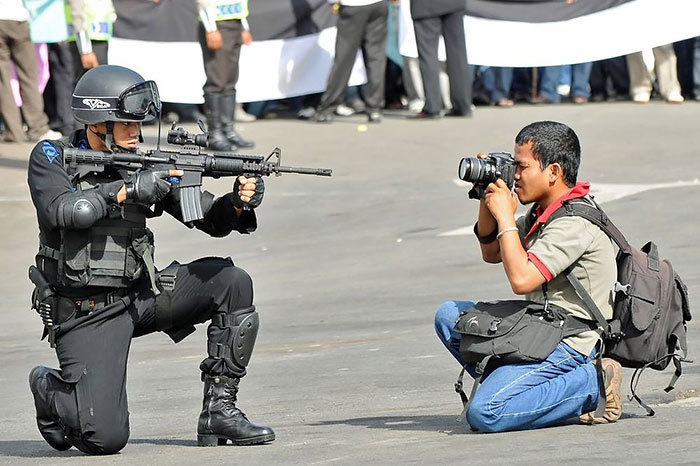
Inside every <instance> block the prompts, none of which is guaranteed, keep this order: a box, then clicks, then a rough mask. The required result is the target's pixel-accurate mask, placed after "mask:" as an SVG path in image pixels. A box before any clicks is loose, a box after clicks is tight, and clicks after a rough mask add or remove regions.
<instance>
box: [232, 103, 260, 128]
mask: <svg viewBox="0 0 700 466" xmlns="http://www.w3.org/2000/svg"><path fill="white" fill-rule="evenodd" d="M235 115H236V121H238V122H243V123H249V122H251V121H255V120H257V117H256V116H255V115H251V114H250V113H248V112H246V111H245V110H243V105H242V104H240V103H236V113H235Z"/></svg>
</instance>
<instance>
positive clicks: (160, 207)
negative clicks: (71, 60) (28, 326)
mask: <svg viewBox="0 0 700 466" xmlns="http://www.w3.org/2000/svg"><path fill="white" fill-rule="evenodd" d="M160 105H161V104H160V99H159V97H158V90H157V87H156V85H155V83H154V82H153V81H145V80H144V79H143V78H142V77H141V76H140V75H139V74H138V73H136V72H134V71H132V70H130V69H128V68H123V67H119V66H112V65H105V66H99V67H97V68H94V69H92V70H90V71H88V72H87V73H85V75H84V76H83V77H82V78H81V79H80V81H79V82H78V83H77V85H76V87H75V90H74V94H73V104H72V109H73V115H74V116H75V118H76V119H77V120H78V121H79V122H81V123H83V124H84V125H85V129H81V130H78V131H76V132H74V133H73V134H72V135H71V136H70V138H68V139H66V140H60V141H41V142H39V143H38V144H37V145H36V147H35V148H34V149H33V151H32V154H31V157H30V162H29V187H30V191H31V196H32V201H33V203H34V206H35V208H36V212H37V218H38V222H39V232H40V233H39V240H40V247H39V252H38V254H37V256H36V269H34V268H32V269H31V270H32V272H30V273H31V274H34V280H33V281H34V282H35V284H37V283H39V284H41V283H42V282H43V283H44V284H45V286H37V289H36V290H35V295H34V296H35V297H34V299H33V301H34V303H35V308H37V309H41V310H42V312H41V314H42V318H44V323H45V325H46V329H47V330H46V333H48V334H49V340H50V341H51V343H52V345H54V346H55V348H56V354H57V357H58V361H59V364H60V369H50V368H47V367H43V366H38V367H35V368H34V369H33V370H32V371H31V373H30V375H29V384H30V387H31V390H32V394H33V395H34V403H35V407H36V418H37V424H38V427H39V431H40V432H41V435H42V436H43V437H44V439H45V440H46V441H47V442H48V443H49V444H50V445H51V446H52V447H53V448H55V449H57V450H66V449H68V448H70V447H71V446H75V447H76V448H78V449H79V450H81V451H83V452H86V453H89V454H111V453H116V452H118V451H119V450H121V449H122V448H123V447H124V446H125V445H126V442H127V440H128V437H129V413H128V409H127V399H126V385H125V384H126V364H127V357H128V352H129V347H130V343H131V339H132V338H133V337H139V336H142V335H146V334H149V333H153V332H156V331H162V332H165V333H167V334H168V335H169V336H170V337H171V338H172V339H173V341H175V342H176V343H177V342H179V341H181V340H182V339H183V338H185V337H186V336H188V335H189V334H190V333H191V332H193V331H194V326H193V325H194V324H198V323H204V322H207V321H209V322H210V323H209V327H208V330H207V350H208V356H207V357H205V358H204V360H203V361H202V362H201V364H200V369H201V371H202V380H203V381H204V403H203V410H202V413H201V415H200V417H199V423H198V427H197V434H198V435H197V438H198V444H199V445H200V446H211V445H223V444H226V443H227V441H231V442H232V443H233V444H238V445H247V444H259V443H265V442H269V441H272V440H274V438H275V434H274V432H273V431H272V429H270V428H269V427H261V426H257V425H255V424H253V423H252V422H250V421H248V419H247V418H246V416H245V414H243V412H241V411H240V409H238V408H237V407H236V399H237V393H238V384H239V381H240V379H241V378H242V377H243V376H244V375H245V374H246V366H247V365H248V362H249V360H250V356H251V354H252V351H253V346H254V344H255V339H256V335H257V331H258V313H257V312H256V310H255V306H253V285H252V281H251V278H250V276H249V275H248V274H247V273H246V272H245V271H244V270H242V269H240V268H238V267H236V266H234V264H233V262H232V261H231V259H230V258H227V259H224V258H217V257H209V258H205V259H199V260H196V261H194V262H191V263H189V264H179V263H177V262H173V263H172V264H171V265H169V266H168V267H167V268H165V269H164V270H161V271H157V270H156V269H155V267H154V263H153V250H154V249H153V235H152V233H151V231H150V230H149V229H148V228H147V227H146V219H147V218H149V217H152V216H154V215H158V212H161V213H162V212H163V211H165V212H168V213H169V214H171V215H173V216H174V217H175V218H178V219H179V220H180V221H182V219H181V214H180V207H179V198H178V195H177V194H178V193H177V192H176V191H172V192H171V191H170V188H171V184H170V182H169V181H167V180H170V181H175V180H173V177H174V178H177V177H179V176H182V172H181V171H180V170H169V171H167V170H166V171H155V170H140V171H132V170H123V169H122V170H116V169H110V168H109V167H106V168H105V171H104V172H100V173H95V172H90V173H84V172H83V171H77V172H76V170H75V169H74V168H75V167H72V166H71V164H70V163H68V162H64V157H63V149H64V147H77V148H82V149H92V150H102V151H107V150H109V151H120V152H124V151H127V152H136V151H137V150H138V146H139V142H142V141H143V139H142V136H141V123H142V122H143V121H148V120H150V119H152V118H153V117H154V116H155V114H157V112H158V111H159V110H160ZM263 193H264V184H263V182H262V180H261V179H259V178H246V177H243V176H241V177H238V178H237V179H236V181H235V183H234V188H233V192H231V193H228V194H226V195H224V196H221V197H219V198H215V197H214V195H212V194H210V193H208V192H206V191H205V192H203V193H202V199H201V202H202V207H203V211H204V218H203V219H202V220H199V221H196V222H193V223H192V224H188V226H190V227H192V226H194V227H195V228H197V229H199V230H202V231H204V232H205V233H207V234H209V235H210V236H214V237H222V236H226V235H228V234H229V233H230V232H232V231H237V232H239V233H243V234H247V233H250V232H252V231H254V230H255V229H256V227H257V221H256V216H255V212H254V211H253V209H254V208H255V207H257V206H259V205H260V203H261V201H262V198H263ZM37 269H38V270H37ZM37 276H38V278H37ZM164 383H166V384H167V383H168V382H167V381H166V382H164Z"/></svg>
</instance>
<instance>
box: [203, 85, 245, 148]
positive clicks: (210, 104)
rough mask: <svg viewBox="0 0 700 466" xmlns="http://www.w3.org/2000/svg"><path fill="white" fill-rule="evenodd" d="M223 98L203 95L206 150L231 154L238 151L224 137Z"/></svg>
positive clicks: (214, 95)
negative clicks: (205, 117)
mask: <svg viewBox="0 0 700 466" xmlns="http://www.w3.org/2000/svg"><path fill="white" fill-rule="evenodd" d="M224 97H225V96H223V95H219V94H204V113H205V114H206V116H207V132H208V134H207V148H208V149H211V150H215V151H224V152H231V151H235V150H236V149H238V147H236V146H235V145H233V144H231V141H229V140H228V138H227V137H226V133H224V126H223V113H222V112H223V106H224V100H223V99H224Z"/></svg>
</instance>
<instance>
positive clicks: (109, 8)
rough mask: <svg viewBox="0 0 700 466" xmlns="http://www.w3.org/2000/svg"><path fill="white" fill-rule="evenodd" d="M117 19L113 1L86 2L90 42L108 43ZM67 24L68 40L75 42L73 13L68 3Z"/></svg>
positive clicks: (92, 0)
mask: <svg viewBox="0 0 700 466" xmlns="http://www.w3.org/2000/svg"><path fill="white" fill-rule="evenodd" d="M116 19H117V14H116V13H115V11H114V5H112V0H89V1H86V2H85V22H86V23H87V26H86V30H87V33H88V37H89V38H90V40H101V41H108V40H109V39H110V38H111V37H112V25H113V24H114V21H115V20H116ZM66 24H67V25H68V40H69V41H75V28H74V26H73V13H72V12H71V9H70V4H69V3H66Z"/></svg>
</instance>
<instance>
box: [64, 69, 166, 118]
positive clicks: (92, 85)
mask: <svg viewBox="0 0 700 466" xmlns="http://www.w3.org/2000/svg"><path fill="white" fill-rule="evenodd" d="M160 108H161V103H160V96H159V95H158V86H156V83H155V82H154V81H146V80H144V79H143V77H142V76H141V75H140V74H138V73H137V72H135V71H133V70H130V69H129V68H124V67H123V66H116V65H101V66H98V67H95V68H92V69H90V70H88V71H87V72H86V73H85V74H84V75H83V76H82V77H81V78H80V80H79V81H78V84H76V85H75V90H74V91H73V102H72V104H71V110H73V116H74V117H75V119H76V120H78V121H79V122H81V123H84V124H86V125H94V124H97V123H102V122H108V121H135V122H140V121H149V120H152V119H153V118H154V117H156V116H157V114H158V112H159V111H160Z"/></svg>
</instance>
